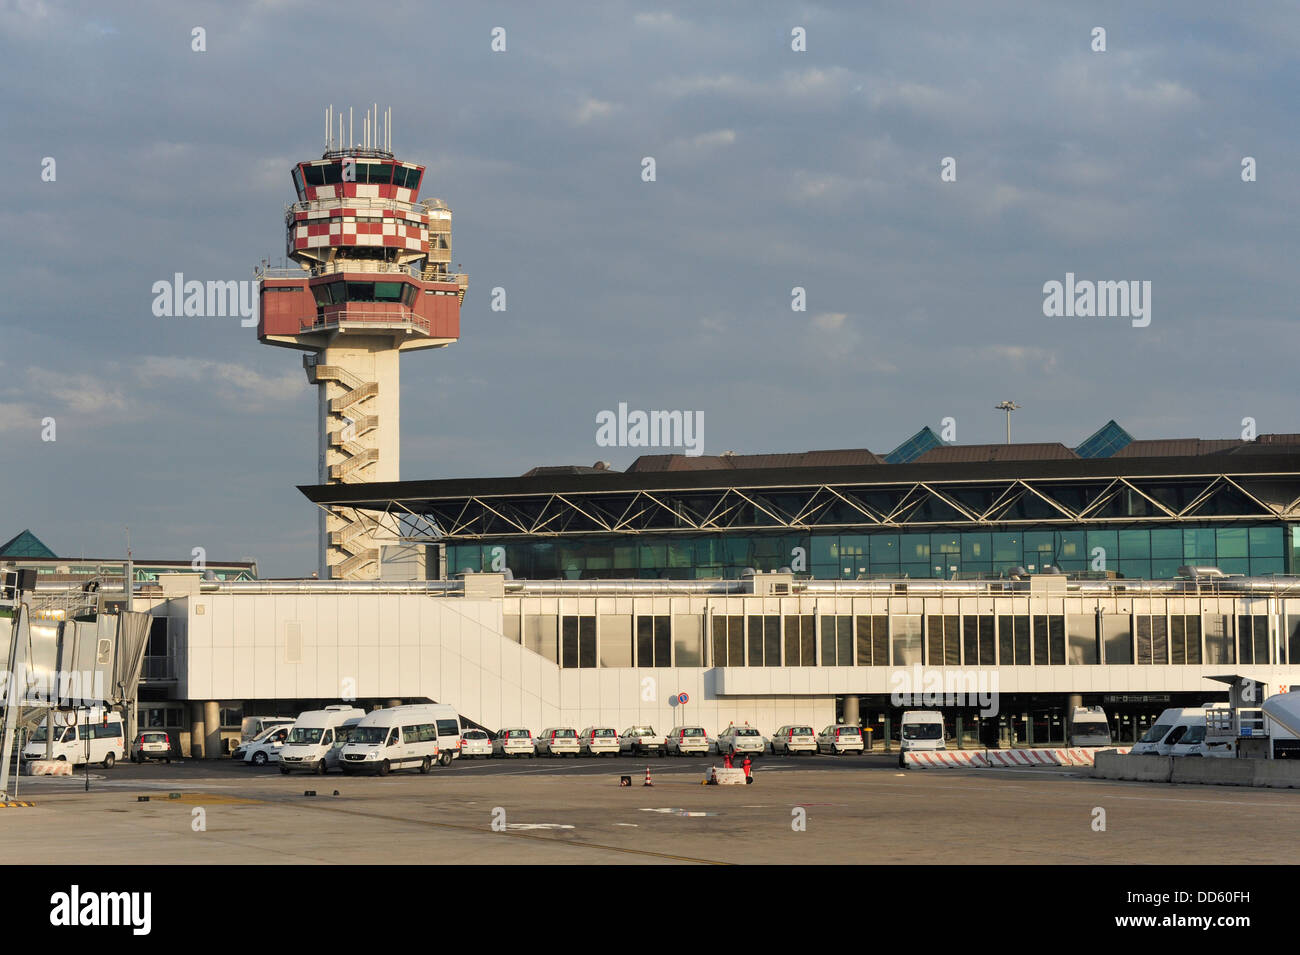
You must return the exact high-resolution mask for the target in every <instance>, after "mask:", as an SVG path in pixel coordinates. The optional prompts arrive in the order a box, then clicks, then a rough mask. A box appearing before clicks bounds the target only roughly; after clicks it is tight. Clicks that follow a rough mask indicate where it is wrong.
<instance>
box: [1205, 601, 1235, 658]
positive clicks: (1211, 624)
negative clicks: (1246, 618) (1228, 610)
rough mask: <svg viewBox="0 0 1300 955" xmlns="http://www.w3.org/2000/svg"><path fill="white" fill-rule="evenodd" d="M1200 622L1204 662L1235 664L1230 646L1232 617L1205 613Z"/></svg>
mask: <svg viewBox="0 0 1300 955" xmlns="http://www.w3.org/2000/svg"><path fill="white" fill-rule="evenodd" d="M1202 621H1203V623H1202V627H1203V629H1204V631H1205V662H1206V663H1208V664H1216V663H1236V662H1237V661H1236V659H1235V657H1236V655H1235V654H1234V653H1233V646H1232V617H1230V616H1228V615H1227V614H1223V613H1207V614H1205V615H1204V616H1203V617H1202Z"/></svg>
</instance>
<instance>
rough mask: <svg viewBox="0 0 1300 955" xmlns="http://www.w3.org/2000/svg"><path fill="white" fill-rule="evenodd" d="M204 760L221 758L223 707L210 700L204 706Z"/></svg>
mask: <svg viewBox="0 0 1300 955" xmlns="http://www.w3.org/2000/svg"><path fill="white" fill-rule="evenodd" d="M203 729H204V737H203V758H204V759H220V758H221V707H220V706H218V705H217V704H216V703H215V702H214V701H212V700H209V701H208V702H207V703H204V704H203Z"/></svg>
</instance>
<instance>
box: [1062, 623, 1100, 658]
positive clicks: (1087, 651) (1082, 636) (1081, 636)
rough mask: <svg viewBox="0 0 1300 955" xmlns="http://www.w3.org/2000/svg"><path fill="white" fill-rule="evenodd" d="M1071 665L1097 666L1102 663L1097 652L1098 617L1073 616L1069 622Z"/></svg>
mask: <svg viewBox="0 0 1300 955" xmlns="http://www.w3.org/2000/svg"><path fill="white" fill-rule="evenodd" d="M1068 624H1069V627H1068V631H1069V647H1070V664H1071V665H1072V666H1095V665H1097V664H1098V663H1100V662H1101V654H1100V653H1099V652H1098V650H1097V615H1096V614H1090V613H1089V614H1071V615H1070V618H1069V620H1068Z"/></svg>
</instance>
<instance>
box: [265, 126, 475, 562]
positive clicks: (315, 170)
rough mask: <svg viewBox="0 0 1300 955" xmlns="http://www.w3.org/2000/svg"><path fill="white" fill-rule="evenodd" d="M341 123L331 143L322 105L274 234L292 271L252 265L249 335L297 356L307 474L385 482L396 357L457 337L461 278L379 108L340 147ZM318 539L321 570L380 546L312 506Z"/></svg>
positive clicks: (440, 209) (346, 520) (416, 174)
mask: <svg viewBox="0 0 1300 955" xmlns="http://www.w3.org/2000/svg"><path fill="white" fill-rule="evenodd" d="M339 124H340V128H339V135H338V139H337V140H336V139H335V138H334V128H333V127H334V123H333V118H332V111H330V112H327V114H326V131H327V145H326V150H325V153H324V155H323V156H322V157H321V158H320V159H318V160H313V161H310V162H302V163H298V164H297V165H296V166H295V167H294V168H293V170H292V176H293V184H294V190H295V191H296V193H297V195H298V201H297V202H295V203H292V204H290V205H289V206H288V207H287V208H286V209H285V230H286V252H287V254H288V256H289V258H290V259H291V260H292V261H293V262H295V263H296V267H290V268H284V269H271V268H262V269H259V270H258V272H257V275H258V278H259V279H260V280H261V311H260V315H259V322H258V338H259V339H260V340H261V341H262V342H264V343H266V344H268V345H278V346H281V347H285V348H297V349H300V350H302V351H306V352H308V354H307V355H305V356H304V357H303V366H304V368H305V369H306V371H307V379H308V381H310V382H312V383H313V384H315V385H316V386H317V387H318V389H319V414H318V419H319V420H318V428H319V439H318V451H319V462H318V466H319V482H320V483H321V484H339V483H360V482H373V481H396V480H398V479H399V478H400V464H401V437H400V407H399V405H400V397H401V379H400V366H399V363H398V356H399V355H400V354H401V353H402V352H404V351H414V350H417V349H422V348H443V347H446V346H447V345H450V344H451V343H452V342H454V341H456V340H457V339H458V338H459V337H460V305H461V302H463V301H464V298H465V290H466V288H467V285H468V282H467V278H466V276H465V275H463V274H459V273H454V272H451V271H450V263H451V210H450V209H448V208H447V205H446V203H444V202H443V201H442V200H440V199H423V200H421V199H419V191H420V185H421V181H422V179H423V177H424V167H422V166H419V165H416V164H414V163H408V162H403V161H401V160H398V159H396V158H395V157H394V156H393V154H392V152H391V151H390V150H389V148H388V133H387V130H386V129H384V130H383V131H382V132H381V131H380V114H379V113H378V110H377V109H376V111H375V112H374V113H373V114H369V113H368V114H367V118H366V121H365V123H363V130H364V132H363V138H362V141H361V144H360V145H349V146H343V145H342V143H343V141H344V131H343V129H342V117H340V118H339ZM348 125H349V126H351V125H352V124H351V120H349V124H348ZM349 141H352V140H351V137H350V135H349ZM319 534H320V563H321V573H322V576H327V577H333V578H341V579H352V580H363V579H370V578H374V577H377V576H378V575H379V565H380V552H379V542H378V541H376V540H375V539H374V537H373V536H372V534H371V533H370V532H369V531H368V530H367V529H366V527H365V526H363V525H362V524H361V523H360V521H359V520H358V519H357V518H355V516H353V517H349V516H346V515H345V514H344V513H342V512H330V513H329V514H325V513H322V514H321V518H320V526H319Z"/></svg>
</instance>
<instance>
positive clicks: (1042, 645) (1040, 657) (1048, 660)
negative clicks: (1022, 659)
mask: <svg viewBox="0 0 1300 955" xmlns="http://www.w3.org/2000/svg"><path fill="white" fill-rule="evenodd" d="M1034 665H1035V666H1064V665H1065V617H1064V616H1063V615H1061V614H1035V615H1034Z"/></svg>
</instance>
